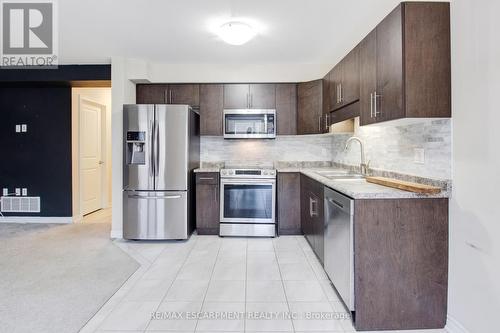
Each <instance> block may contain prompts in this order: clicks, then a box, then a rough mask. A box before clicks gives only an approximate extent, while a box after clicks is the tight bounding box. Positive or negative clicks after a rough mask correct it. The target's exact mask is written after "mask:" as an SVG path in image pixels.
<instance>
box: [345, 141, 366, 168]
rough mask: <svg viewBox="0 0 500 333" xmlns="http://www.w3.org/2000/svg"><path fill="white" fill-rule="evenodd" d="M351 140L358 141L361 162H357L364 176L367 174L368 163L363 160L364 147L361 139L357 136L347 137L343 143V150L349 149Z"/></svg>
mask: <svg viewBox="0 0 500 333" xmlns="http://www.w3.org/2000/svg"><path fill="white" fill-rule="evenodd" d="M353 141H356V142H358V143H359V147H360V153H361V163H360V164H359V167H360V169H361V174H363V175H365V176H366V175H367V174H368V165H367V164H366V162H365V148H364V144H363V141H362V140H361V139H360V138H358V137H357V136H352V137H350V138H349V139H347V142H346V143H345V148H344V150H346V151H347V150H348V149H349V146H350V145H351V143H352V142H353Z"/></svg>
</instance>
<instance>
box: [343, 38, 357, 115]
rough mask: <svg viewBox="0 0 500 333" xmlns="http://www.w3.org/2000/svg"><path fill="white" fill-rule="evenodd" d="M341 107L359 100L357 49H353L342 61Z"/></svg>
mask: <svg viewBox="0 0 500 333" xmlns="http://www.w3.org/2000/svg"><path fill="white" fill-rule="evenodd" d="M341 97H342V105H344V106H345V105H347V104H351V103H353V102H355V101H357V100H358V99H359V49H358V47H355V48H354V49H353V50H352V51H351V52H349V53H348V54H347V56H346V57H345V58H344V60H342V84H341Z"/></svg>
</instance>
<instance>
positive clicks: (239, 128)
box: [224, 109, 276, 139]
mask: <svg viewBox="0 0 500 333" xmlns="http://www.w3.org/2000/svg"><path fill="white" fill-rule="evenodd" d="M224 138H225V139H274V138H276V110H274V109H231V110H229V109H226V110H224Z"/></svg>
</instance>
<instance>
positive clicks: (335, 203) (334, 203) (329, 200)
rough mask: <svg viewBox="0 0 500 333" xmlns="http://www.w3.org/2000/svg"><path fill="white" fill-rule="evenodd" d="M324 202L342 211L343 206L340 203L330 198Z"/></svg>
mask: <svg viewBox="0 0 500 333" xmlns="http://www.w3.org/2000/svg"><path fill="white" fill-rule="evenodd" d="M326 200H328V202H329V203H331V204H333V205H335V206H337V207H339V208H341V209H344V205H343V204H341V203H340V202H338V201H336V200H333V199H332V198H327V199H326Z"/></svg>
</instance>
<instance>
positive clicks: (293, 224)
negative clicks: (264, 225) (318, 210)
mask: <svg viewBox="0 0 500 333" xmlns="http://www.w3.org/2000/svg"><path fill="white" fill-rule="evenodd" d="M277 198H278V233H279V235H301V234H302V229H301V226H300V173H298V172H284V173H283V172H280V173H278V194H277Z"/></svg>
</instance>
